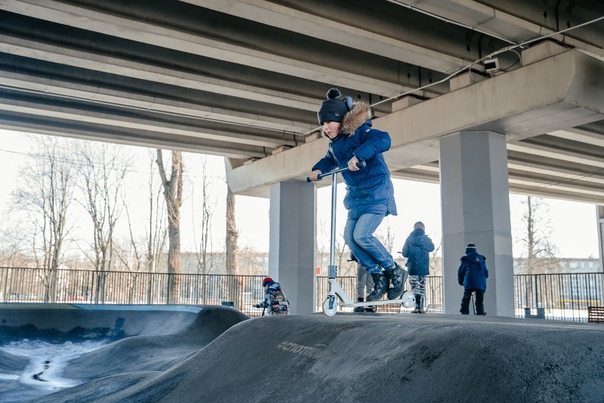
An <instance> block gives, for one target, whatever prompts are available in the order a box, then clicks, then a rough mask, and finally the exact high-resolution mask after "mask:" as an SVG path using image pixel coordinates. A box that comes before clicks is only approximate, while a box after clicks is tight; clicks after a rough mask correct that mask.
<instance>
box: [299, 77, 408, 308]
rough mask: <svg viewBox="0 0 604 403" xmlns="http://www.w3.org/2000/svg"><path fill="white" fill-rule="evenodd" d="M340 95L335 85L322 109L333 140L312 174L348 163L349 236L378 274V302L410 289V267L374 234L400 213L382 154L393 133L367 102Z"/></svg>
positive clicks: (375, 293)
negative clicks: (376, 124) (377, 124)
mask: <svg viewBox="0 0 604 403" xmlns="http://www.w3.org/2000/svg"><path fill="white" fill-rule="evenodd" d="M340 95H341V94H340V91H339V90H338V89H336V88H331V89H330V90H329V91H328V92H327V99H326V100H325V101H323V103H322V104H321V108H320V109H319V112H318V113H317V118H318V120H319V124H320V125H321V126H322V132H323V135H324V136H325V137H327V138H328V139H329V140H330V144H329V149H328V150H327V154H326V155H325V157H323V158H322V159H321V160H320V161H319V162H317V163H316V164H315V165H314V166H313V167H312V172H311V173H310V175H309V179H310V180H311V181H317V180H318V177H319V175H320V174H322V173H326V172H329V171H332V170H334V169H336V168H345V167H348V170H346V171H343V172H342V178H343V179H344V182H345V183H346V196H345V197H344V207H346V209H347V210H348V219H347V221H346V226H345V228H344V240H345V241H346V244H347V245H348V247H349V248H350V251H351V252H352V253H354V255H355V256H356V257H357V259H358V260H359V262H360V263H361V265H362V266H363V267H364V268H365V270H367V272H368V273H369V274H371V277H372V278H373V289H372V291H371V292H370V293H369V295H368V296H367V301H376V300H378V299H380V298H382V296H383V295H384V294H386V293H387V294H388V299H395V298H398V297H400V296H401V294H402V293H403V291H404V284H405V280H406V279H407V271H406V270H403V269H402V268H401V267H400V266H399V265H398V264H396V263H395V262H394V258H393V257H392V255H391V254H390V252H389V251H388V250H387V249H386V248H385V247H384V245H383V244H382V243H381V242H380V241H379V240H378V239H377V238H376V237H375V236H374V235H373V233H374V232H375V230H376V229H377V228H378V226H379V225H380V223H381V222H382V220H383V219H384V217H385V216H387V215H389V214H392V215H396V204H395V202H394V187H393V185H392V181H391V180H390V170H389V169H388V166H387V165H386V161H385V160H384V156H383V154H382V153H384V152H386V151H388V149H390V144H391V139H390V135H389V134H388V133H387V132H384V131H381V130H378V129H374V128H373V127H372V122H371V109H370V107H369V105H368V104H367V103H365V102H362V101H359V102H354V103H353V102H352V98H351V97H345V98H344V99H339V96H340ZM360 162H364V163H365V166H364V167H363V168H359V166H358V165H357V164H359V163H360Z"/></svg>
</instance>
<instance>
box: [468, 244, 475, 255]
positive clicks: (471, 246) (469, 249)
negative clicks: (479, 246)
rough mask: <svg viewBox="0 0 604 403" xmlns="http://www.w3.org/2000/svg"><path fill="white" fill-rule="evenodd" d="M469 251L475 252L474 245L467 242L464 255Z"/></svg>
mask: <svg viewBox="0 0 604 403" xmlns="http://www.w3.org/2000/svg"><path fill="white" fill-rule="evenodd" d="M471 252H476V245H474V244H473V243H469V244H467V245H466V255H467V254H468V253H471Z"/></svg>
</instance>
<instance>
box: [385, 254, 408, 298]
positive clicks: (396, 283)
mask: <svg viewBox="0 0 604 403" xmlns="http://www.w3.org/2000/svg"><path fill="white" fill-rule="evenodd" d="M384 274H385V275H386V278H387V279H388V280H389V287H388V299H397V298H398V297H400V296H401V294H402V293H403V291H405V281H407V270H403V269H402V268H401V266H399V265H398V264H397V263H396V262H395V263H394V266H392V267H391V268H389V269H385V270H384Z"/></svg>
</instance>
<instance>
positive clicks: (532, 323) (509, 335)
mask: <svg viewBox="0 0 604 403" xmlns="http://www.w3.org/2000/svg"><path fill="white" fill-rule="evenodd" d="M603 336H604V326H602V325H599V324H573V323H564V322H554V321H546V320H536V319H511V318H493V317H457V316H447V315H430V314H428V315H396V316H395V315H384V314H367V315H363V314H361V315H354V314H338V315H336V316H334V317H331V318H328V317H325V316H324V315H321V314H317V315H308V316H289V317H264V318H256V319H252V320H246V321H242V322H240V323H239V324H237V325H235V326H233V327H231V328H229V330H227V331H226V332H224V333H223V334H222V335H220V336H219V337H217V338H216V339H215V340H214V341H212V342H211V343H209V344H208V345H207V346H206V347H205V348H203V349H201V350H200V351H199V352H197V353H196V354H194V355H192V356H191V357H190V358H189V359H187V360H185V361H183V362H181V363H178V364H175V365H174V366H172V367H171V368H169V369H167V370H165V371H164V370H160V371H154V372H149V371H139V372H131V373H125V374H116V375H113V376H111V377H105V378H102V379H98V380H96V381H91V382H88V383H86V384H83V385H79V386H76V387H74V388H71V389H66V390H63V391H61V392H58V393H55V394H52V395H47V396H45V397H44V398H42V399H40V400H39V401H44V402H81V401H93V400H94V401H96V402H200V401H204V402H267V401H284V402H309V401H310V402H360V401H363V402H399V401H410V402H419V401H421V402H437V401H440V402H476V401H481V402H485V401H489V402H551V401H556V402H559V401H567V402H602V401H604V397H603V396H604V394H603V392H602V391H603V390H604V343H602V340H603ZM132 347H133V348H136V347H135V346H132ZM149 347H150V346H149V345H145V346H142V347H141V348H140V351H139V355H140V356H144V355H145V354H152V353H153V351H152V350H151V351H150V350H148V349H149ZM106 353H107V356H105V357H103V358H99V359H102V360H103V361H105V362H111V360H112V356H113V352H109V351H107V352H106ZM113 358H114V357H113ZM81 365H82V367H81V368H82V370H84V362H82V363H81ZM133 365H134V363H133Z"/></svg>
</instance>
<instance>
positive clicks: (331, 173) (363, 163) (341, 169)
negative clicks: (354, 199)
mask: <svg viewBox="0 0 604 403" xmlns="http://www.w3.org/2000/svg"><path fill="white" fill-rule="evenodd" d="M357 166H358V167H359V168H365V167H366V166H367V162H365V161H359V162H357ZM348 169H349V168H348V167H344V168H338V169H334V170H333V171H329V172H325V173H324V174H319V175H318V176H317V180H321V179H323V178H325V177H326V176H330V175H333V174H337V173H338V172H343V171H348ZM306 182H312V181H311V180H310V178H309V177H306Z"/></svg>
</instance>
